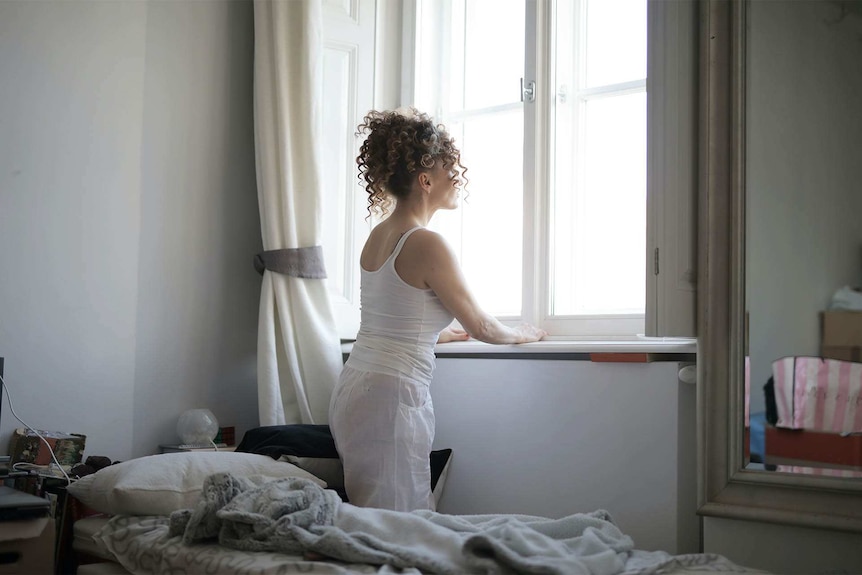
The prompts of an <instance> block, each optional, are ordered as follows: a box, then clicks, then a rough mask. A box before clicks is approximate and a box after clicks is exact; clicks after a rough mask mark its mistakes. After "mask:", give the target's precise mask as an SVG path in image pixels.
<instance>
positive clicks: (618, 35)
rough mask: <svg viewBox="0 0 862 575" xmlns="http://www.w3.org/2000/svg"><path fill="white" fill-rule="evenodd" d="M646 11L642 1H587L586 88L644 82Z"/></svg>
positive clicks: (645, 4)
mask: <svg viewBox="0 0 862 575" xmlns="http://www.w3.org/2000/svg"><path fill="white" fill-rule="evenodd" d="M566 1H568V0H566ZM646 10H647V3H646V2H645V1H644V0H586V15H585V19H586V34H585V35H586V54H585V61H586V87H588V88H594V87H596V86H604V85H607V84H616V83H619V82H628V81H630V80H637V79H641V78H646V52H647V51H646V45H647V44H646V31H647V20H646Z"/></svg>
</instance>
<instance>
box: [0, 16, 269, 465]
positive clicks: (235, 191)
mask: <svg viewBox="0 0 862 575" xmlns="http://www.w3.org/2000/svg"><path fill="white" fill-rule="evenodd" d="M252 49H253V24H252V5H251V3H250V2H229V1H215V0H214V1H208V2H194V1H188V2H185V1H176V2H89V1H73V2H49V1H41V2H27V1H5V2H0V78H3V84H2V86H3V87H2V90H0V278H2V279H0V356H4V357H5V358H6V378H5V379H6V382H7V385H8V389H9V392H10V394H11V396H12V399H13V400H14V406H15V410H16V412H17V413H18V415H19V416H21V417H22V419H24V420H25V421H26V422H27V423H28V424H30V425H32V426H34V427H37V428H42V429H51V430H61V431H70V432H77V433H84V434H86V435H87V449H86V454H87V455H107V456H109V457H112V458H114V459H126V458H129V457H132V456H138V455H144V454H147V453H153V452H155V451H156V450H157V444H158V443H160V442H169V441H175V440H176V434H175V424H176V419H177V416H178V415H179V414H180V413H181V412H182V411H183V410H184V409H186V408H190V407H198V406H207V407H210V408H211V409H212V410H213V411H214V412H215V414H216V416H217V417H218V418H219V420H220V422H221V423H222V424H224V425H231V424H233V425H236V426H238V431H240V432H242V430H244V429H247V428H248V427H250V426H253V425H256V424H257V405H256V392H255V385H256V384H255V367H254V362H255V359H254V357H255V347H256V323H257V301H258V290H259V277H258V276H257V274H256V273H255V272H254V270H253V268H252V265H251V261H252V256H253V255H254V253H256V252H257V251H259V250H260V232H259V220H258V212H257V196H256V184H255V175H254V149H253V125H252V100H251V70H252V67H251V63H252ZM17 426H19V424H18V423H17V422H16V421H14V420H13V418H12V414H11V412H10V410H9V409H8V404H5V403H4V406H3V411H2V427H0V453H2V452H6V450H7V445H8V443H7V442H8V438H9V434H10V433H11V430H12V429H13V428H14V427H17Z"/></svg>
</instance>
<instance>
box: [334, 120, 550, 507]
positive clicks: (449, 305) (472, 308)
mask: <svg viewBox="0 0 862 575" xmlns="http://www.w3.org/2000/svg"><path fill="white" fill-rule="evenodd" d="M363 133H367V134H368V136H367V138H366V139H365V141H364V142H363V144H362V146H361V148H360V153H359V157H358V158H357V159H356V162H357V164H358V165H359V172H360V177H361V178H364V180H365V188H366V190H367V191H368V211H369V214H371V213H372V212H378V213H380V214H381V215H386V214H389V215H388V217H387V218H386V219H385V220H383V221H382V222H381V223H380V224H378V225H377V226H375V228H374V229H373V230H372V231H371V234H370V235H369V237H368V241H367V242H366V243H365V246H364V248H363V250H362V254H361V256H360V260H359V261H360V267H361V307H362V319H361V323H360V328H359V333H358V335H357V337H356V342H355V343H354V344H353V351H352V352H351V353H350V357H349V359H348V360H347V363H346V364H345V366H344V369H343V371H342V373H341V378H340V380H339V383H338V386H337V387H336V389H335V391H334V393H333V396H332V402H331V404H330V409H329V423H330V428H331V429H332V434H333V436H334V438H335V443H336V446H337V448H338V452H339V455H340V456H341V459H342V463H343V466H344V482H345V489H346V491H347V496H348V498H349V499H350V502H351V503H353V504H355V505H359V506H363V507H380V508H385V509H393V510H398V511H412V510H414V509H433V508H434V500H433V498H432V495H431V470H430V466H429V455H430V452H431V443H432V441H433V439H434V409H433V406H432V404H431V396H430V394H429V384H430V383H431V374H432V371H433V370H434V345H435V343H437V342H447V341H455V340H466V339H469V338H470V337H471V336H472V337H474V338H476V339H478V340H480V341H484V342H488V343H500V344H506V343H526V342H531V341H538V340H540V339H542V338H543V337H544V336H545V332H544V331H542V330H541V329H538V328H536V327H533V326H531V325H526V324H525V325H522V326H520V327H516V328H511V327H507V326H505V325H503V324H501V323H500V322H499V321H497V319H496V318H494V317H493V316H491V315H489V314H487V313H486V312H484V311H483V310H482V309H481V308H480V307H479V305H478V304H477V303H476V301H475V299H474V298H473V295H472V294H471V293H470V290H469V289H468V287H467V284H466V283H465V281H464V276H463V274H462V273H461V269H460V267H459V265H458V262H457V260H456V258H455V254H454V253H453V252H452V250H451V249H450V248H449V246H448V245H447V244H446V242H445V241H443V238H442V237H440V235H439V234H437V233H435V232H432V231H430V230H428V229H426V228H425V226H426V225H427V224H428V222H429V220H430V219H431V216H433V215H434V213H435V212H436V211H437V210H440V209H446V210H452V209H455V208H456V207H457V206H458V194H459V191H460V188H461V185H462V182H463V180H462V176H463V174H464V172H465V168H464V166H462V165H461V162H460V153H459V151H458V149H457V148H456V147H455V144H454V142H453V140H452V138H451V137H450V136H449V134H448V133H447V132H446V130H445V129H444V128H443V127H442V126H438V125H435V124H434V123H433V122H432V120H431V119H430V118H429V117H428V116H427V115H425V114H422V113H419V112H418V111H416V110H415V109H413V108H410V109H408V110H406V111H401V110H396V111H392V112H376V111H372V112H370V113H369V114H368V115H367V116H366V117H365V120H364V122H363V124H361V125H360V126H359V134H363ZM393 204H394V208H392V206H393ZM390 208H391V213H390ZM453 318H455V319H457V320H458V321H459V322H460V323H461V325H462V326H463V327H464V330H460V329H453V328H451V327H448V326H449V324H450V323H451V322H452V319H453ZM465 330H466V331H465Z"/></svg>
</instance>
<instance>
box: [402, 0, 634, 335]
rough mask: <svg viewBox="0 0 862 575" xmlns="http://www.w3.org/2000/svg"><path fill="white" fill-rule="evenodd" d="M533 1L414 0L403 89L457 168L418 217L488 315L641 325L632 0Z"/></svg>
mask: <svg viewBox="0 0 862 575" xmlns="http://www.w3.org/2000/svg"><path fill="white" fill-rule="evenodd" d="M541 7H542V8H545V9H547V10H549V12H548V13H547V14H542V13H540V11H539V8H540V6H539V4H537V3H536V2H526V1H525V0H418V2H417V14H416V35H415V45H416V56H415V61H416V68H415V72H414V74H415V76H414V78H415V80H414V85H415V92H414V94H413V101H414V102H415V105H416V106H417V107H418V108H419V109H421V110H424V111H427V112H429V113H431V114H432V115H433V116H435V117H436V118H439V119H440V120H441V121H442V122H443V123H445V124H446V125H447V127H449V129H450V131H451V132H452V133H453V135H454V136H455V139H456V141H457V142H458V143H459V145H460V147H461V150H462V158H463V162H464V164H465V165H466V166H467V168H468V176H469V179H470V185H469V190H470V194H469V197H468V199H467V201H466V202H463V203H462V206H461V209H459V210H457V211H456V212H447V213H438V214H437V215H435V219H434V220H432V227H434V228H435V229H437V230H438V231H440V232H441V233H443V234H444V235H445V236H446V237H447V239H449V241H450V242H451V243H453V244H454V246H455V248H456V251H457V252H458V253H459V254H460V259H461V265H462V267H463V269H464V273H465V275H466V277H467V279H468V282H469V283H470V286H471V288H472V289H473V291H474V292H475V293H476V296H477V299H478V300H479V301H480V302H481V304H482V305H483V307H485V308H486V309H487V310H488V311H489V312H491V313H493V314H494V315H496V316H498V317H500V318H501V319H503V320H526V321H530V322H531V323H536V324H539V325H542V326H543V327H545V328H546V329H547V330H548V331H549V332H550V333H551V334H552V335H579V336H583V335H634V334H636V333H643V329H644V324H643V317H644V306H645V283H646V282H645V270H646V265H645V258H646V26H647V22H646V0H613V1H609V0H561V1H558V2H556V3H553V2H548V3H543V4H542V5H541ZM542 46H547V48H546V49H544V53H541V52H542V50H543V49H542ZM528 54H529V55H534V56H533V57H532V58H530V57H528V56H527V55H528ZM537 62H541V63H544V65H545V69H546V73H544V74H542V72H541V71H540V70H539V66H537ZM543 111H544V112H545V113H544V114H543ZM525 151H526V153H525ZM525 254H530V255H529V257H525Z"/></svg>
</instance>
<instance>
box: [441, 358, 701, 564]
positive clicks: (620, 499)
mask: <svg viewBox="0 0 862 575" xmlns="http://www.w3.org/2000/svg"><path fill="white" fill-rule="evenodd" d="M678 369H679V367H678V364H677V363H676V362H667V363H652V364H605V363H602V364H599V363H591V362H589V361H563V360H546V359H531V360H512V359H464V358H441V359H438V361H437V371H436V372H435V376H434V382H433V384H432V386H431V394H432V398H433V401H434V411H435V415H436V420H437V433H436V437H435V442H434V445H435V449H442V448H447V447H450V448H452V449H453V460H452V468H451V471H450V474H449V477H448V480H447V482H446V486H445V491H444V495H443V499H442V501H441V505H440V511H442V512H444V513H455V514H473V513H479V514H482V513H522V514H527V515H539V516H544V517H562V516H565V515H568V514H572V513H582V512H589V511H593V510H596V509H606V510H607V511H609V512H610V513H611V516H612V517H613V518H614V520H615V521H616V522H617V524H618V525H619V526H620V527H621V528H622V530H623V531H624V532H625V533H627V534H629V535H631V537H632V538H633V539H634V542H635V545H636V546H637V547H638V548H639V549H664V550H666V551H669V552H674V553H692V552H697V551H698V550H699V547H700V520H699V519H698V517H697V516H696V514H695V508H696V478H697V464H696V455H695V454H696V446H695V443H694V436H695V421H694V412H695V389H694V386H692V385H688V384H683V383H680V382H679V381H678V379H677V372H678Z"/></svg>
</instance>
